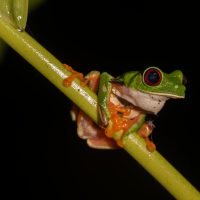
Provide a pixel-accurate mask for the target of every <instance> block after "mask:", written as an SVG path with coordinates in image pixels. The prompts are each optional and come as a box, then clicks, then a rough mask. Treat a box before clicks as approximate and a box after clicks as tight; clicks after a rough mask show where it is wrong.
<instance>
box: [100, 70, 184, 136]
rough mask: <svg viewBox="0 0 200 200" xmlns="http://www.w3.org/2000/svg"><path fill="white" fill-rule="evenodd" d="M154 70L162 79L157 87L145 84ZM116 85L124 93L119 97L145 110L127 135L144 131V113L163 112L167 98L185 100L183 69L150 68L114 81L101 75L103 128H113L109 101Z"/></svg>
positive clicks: (127, 74)
mask: <svg viewBox="0 0 200 200" xmlns="http://www.w3.org/2000/svg"><path fill="white" fill-rule="evenodd" d="M151 70H156V71H157V72H158V73H159V75H160V77H161V79H159V82H158V83H156V84H154V85H150V84H149V83H148V82H146V81H145V74H146V73H148V71H151ZM113 83H115V84H118V85H120V87H121V88H123V89H122V91H123V92H121V93H120V94H118V93H117V96H120V97H122V98H123V99H124V100H127V101H129V102H131V103H132V102H133V105H135V106H136V107H138V108H141V109H142V110H143V111H144V113H143V115H142V117H141V118H140V119H139V120H138V122H137V123H136V124H134V125H133V126H132V127H131V128H130V129H129V130H128V131H127V132H126V134H130V133H133V132H134V133H135V132H137V131H138V130H139V129H140V128H141V126H142V125H143V124H144V123H145V116H146V112H145V111H147V113H148V112H152V113H153V114H157V112H159V111H160V109H162V107H163V105H164V103H165V101H166V100H167V99H169V98H184V97H185V86H184V84H183V73H182V72H181V71H180V70H176V71H173V72H172V73H170V74H167V73H164V72H162V71H161V70H160V69H159V68H157V67H149V68H147V69H146V70H145V71H144V72H143V73H141V72H139V71H131V72H126V73H124V74H123V75H121V76H119V77H117V78H113V77H112V76H111V75H110V74H108V73H106V72H103V73H102V74H101V76H100V84H99V91H98V105H99V107H100V109H99V111H100V122H99V123H100V124H101V126H102V125H103V126H104V127H107V126H112V119H111V118H110V113H109V110H108V102H109V101H110V94H111V93H113V91H112V86H113V85H112V84H113ZM126 93H127V94H126ZM155 99H156V101H155ZM155 106H158V108H157V110H154V107H155ZM147 123H148V122H147ZM119 133H120V131H118V132H116V134H114V135H113V138H114V139H119V138H120V134H119Z"/></svg>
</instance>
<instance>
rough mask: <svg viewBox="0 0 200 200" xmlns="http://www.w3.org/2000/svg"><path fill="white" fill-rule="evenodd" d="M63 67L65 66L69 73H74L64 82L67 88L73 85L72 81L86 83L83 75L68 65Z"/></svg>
mask: <svg viewBox="0 0 200 200" xmlns="http://www.w3.org/2000/svg"><path fill="white" fill-rule="evenodd" d="M63 66H64V67H65V68H66V69H67V70H68V71H69V72H71V73H72V74H71V75H70V76H69V77H67V78H65V79H64V80H63V85H64V86H65V87H69V86H70V85H71V83H72V81H73V80H74V79H75V78H79V79H80V80H81V81H83V82H84V77H83V74H82V73H80V72H77V71H75V70H73V69H72V67H70V66H69V65H67V64H63Z"/></svg>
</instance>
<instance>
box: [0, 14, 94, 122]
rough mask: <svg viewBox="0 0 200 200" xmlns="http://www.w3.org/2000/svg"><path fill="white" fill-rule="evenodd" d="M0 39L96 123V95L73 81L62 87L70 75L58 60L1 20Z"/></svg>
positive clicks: (26, 35)
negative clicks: (69, 84) (64, 80)
mask: <svg viewBox="0 0 200 200" xmlns="http://www.w3.org/2000/svg"><path fill="white" fill-rule="evenodd" d="M0 37H1V38H2V39H3V40H4V41H5V42H6V43H7V44H8V45H10V46H11V47H12V48H13V49H14V50H15V51H17V52H18V53H19V54H20V55H21V56H22V57H24V58H25V59H26V60H27V61H28V62H29V63H30V64H31V65H32V66H34V67H35V68H36V69H37V70H38V71H39V72H40V73H41V74H43V75H44V76H45V77H46V78H47V79H49V81H50V82H52V83H53V84H54V85H55V86H56V87H57V88H58V89H59V90H61V91H62V92H63V93H64V94H65V95H66V96H67V97H68V98H70V99H71V100H72V101H73V102H74V103H75V104H76V105H77V106H79V107H81V109H82V110H83V111H84V112H87V114H88V115H89V116H90V117H91V118H92V119H93V120H94V121H95V122H97V120H98V119H97V110H96V105H97V97H96V94H94V93H93V92H91V91H90V89H89V88H88V87H81V86H80V84H79V80H76V81H74V82H73V83H72V85H71V87H68V88H66V87H64V86H63V84H62V83H63V79H65V78H66V77H68V76H69V75H70V74H71V73H70V72H68V71H67V70H66V69H65V68H64V67H63V64H62V63H61V62H60V61H59V60H57V59H56V58H55V57H54V56H53V55H52V54H51V53H49V52H48V51H47V50H46V49H45V48H44V47H42V46H41V45H40V44H39V43H38V42H37V41H35V40H34V39H33V38H32V37H31V36H29V35H28V34H27V33H26V32H20V31H17V29H15V28H13V27H12V26H11V25H10V24H8V23H6V22H5V21H3V20H2V19H1V18H0Z"/></svg>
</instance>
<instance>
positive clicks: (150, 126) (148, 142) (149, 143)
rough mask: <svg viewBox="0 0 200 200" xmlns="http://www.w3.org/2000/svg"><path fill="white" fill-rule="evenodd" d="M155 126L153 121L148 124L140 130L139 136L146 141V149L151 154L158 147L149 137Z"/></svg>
mask: <svg viewBox="0 0 200 200" xmlns="http://www.w3.org/2000/svg"><path fill="white" fill-rule="evenodd" d="M153 128H154V125H153V123H152V122H151V121H149V122H146V123H144V124H143V125H142V127H141V128H140V129H139V131H138V134H139V135H140V136H141V137H142V138H144V139H145V142H146V147H147V149H148V150H149V151H150V152H153V151H155V150H156V145H155V144H154V143H153V142H152V141H151V140H150V139H149V135H150V134H151V133H152V131H153Z"/></svg>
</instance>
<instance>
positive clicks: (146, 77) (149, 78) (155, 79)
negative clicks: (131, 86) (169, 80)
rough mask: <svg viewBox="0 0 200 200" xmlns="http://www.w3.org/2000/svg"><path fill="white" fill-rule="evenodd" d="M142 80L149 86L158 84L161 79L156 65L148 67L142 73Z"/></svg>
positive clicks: (160, 73)
mask: <svg viewBox="0 0 200 200" xmlns="http://www.w3.org/2000/svg"><path fill="white" fill-rule="evenodd" d="M143 81H144V83H146V84H147V85H149V86H156V85H159V84H160V82H161V81H162V72H161V71H160V70H159V69H158V68H156V67H151V68H148V69H147V70H145V72H144V74H143Z"/></svg>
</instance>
